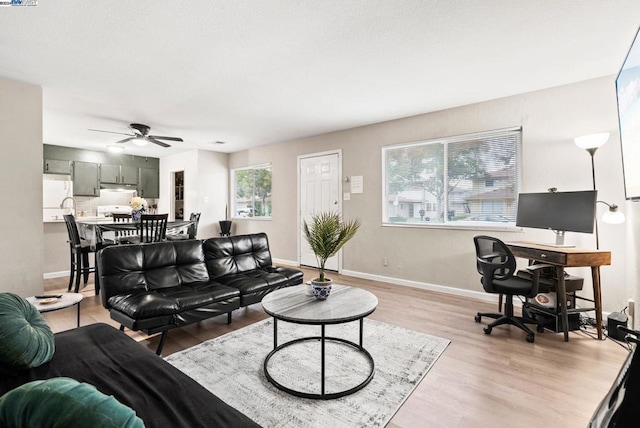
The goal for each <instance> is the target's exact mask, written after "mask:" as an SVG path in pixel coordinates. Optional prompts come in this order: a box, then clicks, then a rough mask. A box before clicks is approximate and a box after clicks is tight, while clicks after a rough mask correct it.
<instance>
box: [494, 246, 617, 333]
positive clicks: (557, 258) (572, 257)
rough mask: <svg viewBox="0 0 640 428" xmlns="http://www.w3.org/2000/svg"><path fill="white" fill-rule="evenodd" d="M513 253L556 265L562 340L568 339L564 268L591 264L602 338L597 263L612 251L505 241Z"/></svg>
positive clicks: (602, 262)
mask: <svg viewBox="0 0 640 428" xmlns="http://www.w3.org/2000/svg"><path fill="white" fill-rule="evenodd" d="M505 244H506V245H507V247H509V249H510V250H511V252H512V253H513V255H514V256H516V257H521V258H525V259H529V260H535V261H538V262H543V263H548V264H551V265H554V266H556V268H557V271H558V290H557V294H558V302H559V305H560V314H559V315H560V316H561V317H562V324H563V326H564V340H565V342H568V341H569V319H568V316H567V299H566V287H565V283H564V268H567V267H590V268H591V282H592V284H593V301H594V304H595V308H593V310H594V311H595V312H596V328H597V329H598V339H600V340H602V294H601V291H600V266H605V265H610V264H611V252H610V251H603V250H585V249H581V248H562V247H553V246H549V245H540V244H536V243H534V242H506V243H505Z"/></svg>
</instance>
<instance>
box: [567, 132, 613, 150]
mask: <svg viewBox="0 0 640 428" xmlns="http://www.w3.org/2000/svg"><path fill="white" fill-rule="evenodd" d="M608 140H609V133H608V132H600V133H598V134H589V135H583V136H581V137H576V138H574V139H573V141H574V142H575V143H576V146H578V147H580V148H581V149H585V150H589V149H597V148H599V147H602V146H603V145H604V143H606V142H607V141H608Z"/></svg>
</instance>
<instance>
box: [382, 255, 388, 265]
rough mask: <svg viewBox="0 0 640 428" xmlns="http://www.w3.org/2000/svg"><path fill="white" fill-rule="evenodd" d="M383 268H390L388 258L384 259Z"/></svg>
mask: <svg viewBox="0 0 640 428" xmlns="http://www.w3.org/2000/svg"><path fill="white" fill-rule="evenodd" d="M382 266H389V259H388V258H386V257H385V258H384V259H382Z"/></svg>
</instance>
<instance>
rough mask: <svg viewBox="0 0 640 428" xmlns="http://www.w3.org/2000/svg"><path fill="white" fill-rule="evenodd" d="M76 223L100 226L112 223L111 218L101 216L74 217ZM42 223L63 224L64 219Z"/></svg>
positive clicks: (55, 218) (60, 217)
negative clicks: (81, 222)
mask: <svg viewBox="0 0 640 428" xmlns="http://www.w3.org/2000/svg"><path fill="white" fill-rule="evenodd" d="M76 221H83V222H86V223H93V224H100V223H112V222H113V218H111V217H103V216H88V215H87V216H81V217H76ZM43 223H64V218H63V217H62V216H54V217H51V218H50V219H48V220H43Z"/></svg>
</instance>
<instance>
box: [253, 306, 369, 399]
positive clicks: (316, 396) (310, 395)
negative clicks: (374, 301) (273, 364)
mask: <svg viewBox="0 0 640 428" xmlns="http://www.w3.org/2000/svg"><path fill="white" fill-rule="evenodd" d="M372 312H373V311H372ZM367 315H369V314H365V315H363V316H362V317H359V318H357V320H358V321H359V323H360V335H359V343H354V342H351V341H349V340H346V339H342V338H339V337H331V336H326V334H325V327H326V326H327V325H331V324H343V323H344V322H351V321H355V320H347V321H338V322H335V321H334V322H330V323H324V322H295V321H290V320H286V321H287V322H293V323H295V324H305V325H320V331H321V333H320V336H312V337H302V338H299V339H294V340H291V341H289V342H285V343H283V344H282V345H280V346H278V318H275V317H274V318H273V350H272V351H271V352H269V354H268V355H267V356H266V357H265V359H264V364H263V368H264V374H265V376H266V377H267V380H268V381H269V382H271V384H273V386H275V387H276V388H278V389H280V390H281V391H284V392H286V393H289V394H291V395H294V396H296V397H301V398H314V399H320V400H332V399H334V398H340V397H344V396H346V395H350V394H353V393H354V392H356V391H359V390H361V389H362V388H364V387H365V386H366V385H367V384H368V383H369V382H371V380H372V379H373V375H374V372H375V363H374V361H373V357H372V356H371V354H370V353H369V351H367V350H366V349H365V348H364V347H363V346H362V337H363V322H364V317H365V316H367ZM314 340H319V341H320V349H321V351H320V353H321V363H320V364H321V366H320V378H321V379H320V394H314V393H310V392H303V391H298V390H295V389H292V388H288V387H286V386H284V385H282V384H281V383H279V382H278V381H276V380H275V379H273V377H271V375H270V374H269V369H268V367H267V364H268V363H269V360H270V359H271V357H273V356H274V355H275V354H276V353H277V352H278V351H280V350H282V349H284V348H286V347H289V346H292V345H295V344H297V343H301V342H308V341H314ZM327 340H329V341H332V342H340V343H344V344H346V345H349V346H351V347H353V348H355V349H356V350H358V351H360V352H361V353H362V354H363V355H364V356H365V357H366V359H367V360H368V362H369V365H370V366H371V370H370V372H369V375H368V376H367V378H366V379H365V380H364V381H363V382H361V383H359V384H358V385H356V386H354V387H353V388H349V389H345V390H343V391H338V392H332V393H329V394H327V393H326V392H325V342H326V341H327Z"/></svg>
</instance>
